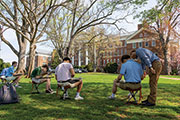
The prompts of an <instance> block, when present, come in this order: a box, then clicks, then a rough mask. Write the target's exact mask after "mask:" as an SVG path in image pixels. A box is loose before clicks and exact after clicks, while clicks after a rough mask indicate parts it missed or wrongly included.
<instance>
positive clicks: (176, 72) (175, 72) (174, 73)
mask: <svg viewBox="0 0 180 120" xmlns="http://www.w3.org/2000/svg"><path fill="white" fill-rule="evenodd" d="M170 74H171V75H178V70H176V69H174V70H172V72H171V73H170Z"/></svg>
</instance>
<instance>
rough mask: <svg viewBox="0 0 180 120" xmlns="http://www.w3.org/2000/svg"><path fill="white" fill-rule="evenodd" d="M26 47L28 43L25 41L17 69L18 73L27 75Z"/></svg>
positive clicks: (19, 55)
mask: <svg viewBox="0 0 180 120" xmlns="http://www.w3.org/2000/svg"><path fill="white" fill-rule="evenodd" d="M26 45H27V41H24V43H23V45H21V49H20V51H19V54H18V67H17V73H23V74H25V72H26V69H25V59H26V58H25V54H26Z"/></svg>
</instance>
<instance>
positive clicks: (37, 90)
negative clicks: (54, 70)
mask: <svg viewBox="0 0 180 120" xmlns="http://www.w3.org/2000/svg"><path fill="white" fill-rule="evenodd" d="M46 78H53V76H46V77H42V78H40V79H46ZM31 83H32V91H31V93H32V94H40V91H39V89H38V88H39V85H40V84H42V83H41V82H40V83H36V82H34V81H31ZM34 88H35V89H36V92H33V91H34Z"/></svg>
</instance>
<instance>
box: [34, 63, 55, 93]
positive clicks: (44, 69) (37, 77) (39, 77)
mask: <svg viewBox="0 0 180 120" xmlns="http://www.w3.org/2000/svg"><path fill="white" fill-rule="evenodd" d="M48 69H49V68H48V65H46V64H45V65H43V66H41V67H37V68H35V69H34V70H33V71H32V73H31V80H32V81H33V82H35V83H37V84H42V83H44V82H47V83H46V91H45V92H46V93H51V94H52V93H53V90H52V89H51V79H50V78H48V77H44V78H43V76H44V75H46V74H48Z"/></svg>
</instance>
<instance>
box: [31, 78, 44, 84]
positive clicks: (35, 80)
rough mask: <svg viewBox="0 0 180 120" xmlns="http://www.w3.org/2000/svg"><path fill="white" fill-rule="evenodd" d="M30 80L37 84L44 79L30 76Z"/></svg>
mask: <svg viewBox="0 0 180 120" xmlns="http://www.w3.org/2000/svg"><path fill="white" fill-rule="evenodd" d="M31 80H32V81H33V82H35V83H37V84H39V83H42V82H44V80H45V79H37V78H32V79H31Z"/></svg>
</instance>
